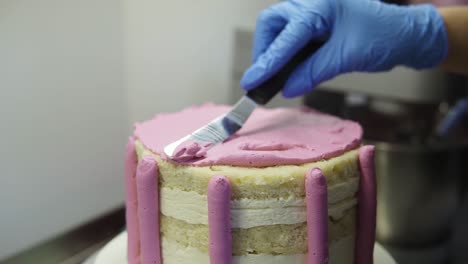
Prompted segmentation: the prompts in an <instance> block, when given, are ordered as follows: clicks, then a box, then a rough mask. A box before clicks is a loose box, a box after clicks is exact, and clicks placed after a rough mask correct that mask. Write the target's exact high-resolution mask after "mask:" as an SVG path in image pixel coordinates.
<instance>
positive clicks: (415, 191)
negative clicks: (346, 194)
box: [0, 0, 468, 263]
mask: <svg viewBox="0 0 468 264" xmlns="http://www.w3.org/2000/svg"><path fill="white" fill-rule="evenodd" d="M275 2H277V1H274V0H256V1H249V0H237V1H219V0H203V1H197V2H196V4H195V3H188V2H187V1H179V0H174V1H164V2H163V1H154V0H153V1H148V0H132V1H130V0H120V1H115V0H97V1H96V0H93V1H91V0H80V1H77V0H42V1H33V0H2V1H0V92H1V95H0V121H1V123H0V129H1V131H2V132H1V134H0V135H1V137H0V168H1V170H2V171H1V176H0V210H1V211H0V212H1V213H0V263H79V262H80V261H82V260H83V259H85V258H86V257H87V256H88V255H90V254H92V252H93V251H94V250H96V249H97V248H99V246H100V245H102V243H103V242H105V241H107V240H108V239H109V238H111V237H112V236H114V235H115V234H117V233H118V232H119V231H121V230H122V229H123V226H124V220H123V201H124V191H123V187H124V183H123V155H124V147H125V144H126V141H127V137H128V136H129V135H131V132H132V124H133V123H134V122H136V121H142V120H145V119H148V118H151V117H152V116H153V115H154V114H155V113H158V112H166V111H176V110H180V109H181V108H183V107H186V106H188V105H192V104H199V103H203V102H207V101H211V102H215V103H233V102H235V101H236V100H237V99H238V98H239V96H240V95H241V94H242V91H241V89H240V88H239V86H238V82H239V79H240V76H241V75H242V73H243V70H244V69H245V68H246V67H247V66H248V65H249V63H250V48H251V42H252V33H253V31H254V27H255V19H256V16H257V14H258V12H259V11H261V10H262V9H263V8H265V7H267V6H269V5H271V4H273V3H275ZM398 4H407V3H403V2H400V3H398ZM437 4H439V5H444V4H458V2H457V1H455V0H453V1H452V2H451V3H448V2H446V3H442V2H440V1H439V2H438V3H437ZM467 91H468V82H467V79H466V78H465V77H462V76H456V75H451V74H447V73H444V72H442V71H440V70H438V69H435V70H431V71H421V72H417V71H412V70H409V69H405V68H396V69H395V70H393V71H391V72H388V73H381V74H373V75H369V74H348V75H344V76H341V77H338V78H336V79H334V80H332V81H329V82H327V83H324V84H323V85H321V87H320V88H319V89H317V90H316V91H315V92H313V93H311V94H309V95H307V96H305V97H302V98H296V99H293V100H284V99H282V98H281V97H278V98H276V99H275V100H274V101H273V102H272V103H271V105H270V106H272V107H275V106H299V105H302V104H305V105H308V106H311V107H314V108H318V109H319V110H322V111H324V112H328V113H332V114H335V115H339V116H342V117H346V118H349V119H353V120H356V121H359V122H361V123H362V124H363V126H364V128H365V131H366V135H365V137H366V141H367V142H369V143H372V144H376V146H377V155H378V156H377V170H378V177H379V178H378V184H379V190H378V196H379V209H378V230H377V233H378V239H379V242H380V243H381V244H383V245H384V246H385V247H386V248H387V249H388V250H389V251H390V252H391V253H392V255H393V256H394V257H395V258H396V259H397V261H398V263H468V257H466V256H467V253H466V252H464V250H463V249H466V245H468V240H467V237H468V231H467V229H468V227H464V224H463V223H467V222H468V205H467V203H466V195H465V191H466V179H465V178H466V177H463V176H464V175H466V168H465V167H466V164H465V163H466V162H465V161H466V160H467V159H466V148H465V143H464V142H466V141H465V139H464V135H466V133H465V132H466V129H465V128H464V127H463V123H464V122H463V118H456V122H454V124H452V125H451V126H450V129H448V130H447V131H448V132H447V133H445V134H443V135H439V134H437V133H436V132H437V131H436V130H437V127H439V126H441V124H443V123H444V120H446V117H447V116H449V115H451V116H457V117H458V116H462V115H458V114H457V113H458V110H456V109H462V108H463V107H462V103H463V102H464V101H463V100H464V98H465V96H467V94H468V92H467ZM457 106H458V107H457ZM460 111H461V110H460ZM465 123H466V122H465Z"/></svg>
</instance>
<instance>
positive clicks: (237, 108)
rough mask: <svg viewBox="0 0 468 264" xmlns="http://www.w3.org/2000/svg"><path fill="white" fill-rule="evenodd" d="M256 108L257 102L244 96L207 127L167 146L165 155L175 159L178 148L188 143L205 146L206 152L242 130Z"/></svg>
mask: <svg viewBox="0 0 468 264" xmlns="http://www.w3.org/2000/svg"><path fill="white" fill-rule="evenodd" d="M255 107H257V103H256V102H255V101H253V100H252V99H250V98H249V97H247V96H243V97H242V98H241V99H240V100H239V102H237V104H235V105H234V107H233V108H232V109H231V111H229V112H228V113H226V114H225V115H222V116H220V117H218V118H216V119H214V120H213V121H211V122H210V123H208V124H207V125H206V126H203V127H201V128H199V129H197V130H196V131H195V132H193V133H192V134H189V135H187V136H185V137H183V138H181V139H179V140H177V141H175V142H173V143H171V144H169V145H167V146H166V147H165V148H164V153H165V154H166V155H167V156H168V157H173V156H174V154H175V153H174V152H175V150H176V149H177V147H178V146H179V145H181V144H183V143H184V142H186V141H194V142H196V143H198V144H200V145H202V146H204V148H205V150H206V149H208V148H210V147H211V146H213V145H214V144H216V143H220V142H224V141H225V140H226V139H228V138H229V137H230V136H232V135H233V134H234V133H236V132H237V131H238V130H239V129H241V127H242V126H243V125H244V123H245V121H246V120H247V119H248V118H249V116H250V114H252V112H253V110H254V109H255Z"/></svg>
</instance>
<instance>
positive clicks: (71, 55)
mask: <svg viewBox="0 0 468 264" xmlns="http://www.w3.org/2000/svg"><path fill="white" fill-rule="evenodd" d="M123 77H124V75H123V29H122V9H121V5H120V3H119V2H117V1H114V0H100V1H95V0H79V1H78V0H76V1H71V0H41V1H36V0H2V1H0V131H1V132H0V168H1V170H0V260H1V259H2V258H4V257H5V256H7V255H10V254H13V253H15V252H17V251H18V250H21V249H24V248H26V247H29V246H31V245H34V244H36V243H37V242H39V241H41V240H43V239H46V238H50V237H52V236H53V235H55V234H58V233H60V232H62V231H64V230H67V229H70V228H72V227H74V226H76V225H78V224H79V223H82V222H83V221H86V220H89V219H90V218H92V217H95V216H96V215H98V214H102V213H103V212H104V211H106V210H109V209H111V208H113V207H115V206H117V205H119V204H121V202H122V201H123V197H124V193H123V180H122V179H123V173H122V167H123V166H122V161H123V156H124V154H123V153H124V146H125V143H126V134H127V131H128V129H127V128H128V127H129V121H128V114H127V109H126V101H125V98H124V95H125V92H124V85H123V79H124V78H123Z"/></svg>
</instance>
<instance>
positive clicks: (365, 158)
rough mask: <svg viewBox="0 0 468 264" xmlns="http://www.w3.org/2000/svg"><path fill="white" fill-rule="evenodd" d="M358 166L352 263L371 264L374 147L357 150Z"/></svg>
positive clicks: (375, 206)
mask: <svg viewBox="0 0 468 264" xmlns="http://www.w3.org/2000/svg"><path fill="white" fill-rule="evenodd" d="M359 166H360V169H361V179H360V183H359V192H358V222H357V230H358V236H357V237H356V247H355V261H354V262H355V263H359V264H372V263H373V258H372V252H374V243H375V225H376V223H375V221H376V208H377V200H376V199H377V198H376V182H375V164H374V146H364V147H361V148H360V149H359Z"/></svg>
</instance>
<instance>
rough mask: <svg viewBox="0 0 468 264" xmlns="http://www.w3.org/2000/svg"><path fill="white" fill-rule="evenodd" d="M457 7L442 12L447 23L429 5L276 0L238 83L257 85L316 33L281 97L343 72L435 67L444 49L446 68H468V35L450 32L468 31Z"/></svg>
mask: <svg viewBox="0 0 468 264" xmlns="http://www.w3.org/2000/svg"><path fill="white" fill-rule="evenodd" d="M446 12H447V13H446ZM452 12H453V14H452ZM458 12H460V11H457V10H454V11H451V10H448V9H447V10H443V11H442V13H444V14H445V15H446V20H447V21H444V19H443V17H442V15H441V13H440V12H439V10H437V8H436V7H434V6H433V5H429V4H425V5H415V6H397V5H391V4H385V3H383V2H381V1H375V0H314V1H310V0H289V1H281V2H280V3H278V4H276V5H274V6H272V7H270V8H268V9H266V10H264V11H263V12H262V13H261V14H260V15H259V17H258V20H257V28H256V30H255V35H254V47H253V56H252V57H253V64H252V65H251V66H250V67H249V69H247V71H246V72H245V73H244V76H243V77H242V80H241V86H242V87H243V88H244V89H246V90H250V89H253V88H255V87H257V86H258V85H259V84H261V83H262V82H264V81H265V80H267V79H268V78H270V77H271V76H272V75H273V74H274V73H276V72H277V71H278V70H279V69H281V67H283V65H285V64H286V62H287V61H288V60H289V59H290V58H291V57H292V56H293V55H294V54H295V53H296V52H297V51H298V50H299V49H300V48H301V47H303V46H304V45H306V43H308V42H309V41H312V40H317V39H318V40H326V42H325V44H324V45H323V46H322V47H321V48H320V49H319V50H318V51H317V52H316V53H315V54H311V55H310V57H309V58H307V59H306V61H305V62H304V63H302V64H301V65H300V66H299V67H297V68H296V70H295V71H294V72H293V73H292V74H291V75H290V77H289V79H288V81H287V82H286V85H285V86H284V88H283V90H282V92H283V95H284V96H286V97H293V96H298V95H302V94H304V93H306V92H308V91H310V90H312V89H313V88H314V87H315V86H317V85H318V84H319V83H321V82H324V81H326V80H329V79H331V78H334V77H335V76H337V75H339V74H342V73H348V72H380V71H387V70H390V69H392V68H393V67H395V66H398V65H404V66H407V67H411V68H415V69H427V68H433V67H436V66H438V65H440V64H441V63H442V62H443V61H444V60H446V58H447V51H448V50H449V49H450V50H451V55H450V57H449V58H448V59H447V63H446V65H449V66H446V67H447V68H450V69H452V70H458V71H459V72H461V71H462V67H467V66H466V62H467V61H466V54H467V49H466V48H465V50H463V47H466V45H467V44H466V43H467V42H468V38H467V37H466V34H461V33H459V32H456V33H455V31H460V32H466V30H468V29H467V28H468V26H466V24H465V25H463V24H464V22H463V19H460V18H459V17H460V16H462V15H461V14H459V13H458ZM464 21H466V20H464ZM465 23H466V22H465ZM445 24H447V25H448V28H449V29H450V38H451V39H452V40H451V45H453V47H450V48H449V44H448V38H447V33H446V29H445V28H446V26H445ZM461 43H464V44H461ZM462 45H464V46H462ZM461 50H463V51H461ZM462 53H463V54H465V56H464V57H463V58H462V56H461V54H462ZM452 57H454V58H452ZM444 65H445V64H444ZM465 69H466V68H465Z"/></svg>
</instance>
